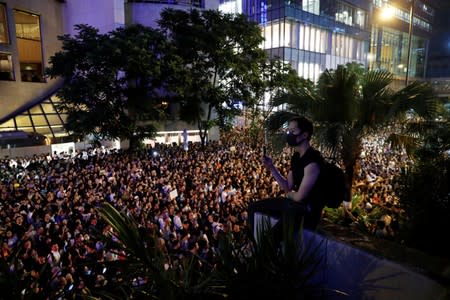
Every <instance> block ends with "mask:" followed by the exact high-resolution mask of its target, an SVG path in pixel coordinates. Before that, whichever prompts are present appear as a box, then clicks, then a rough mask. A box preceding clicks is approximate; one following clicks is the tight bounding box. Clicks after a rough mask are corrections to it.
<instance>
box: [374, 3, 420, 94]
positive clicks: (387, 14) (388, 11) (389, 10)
mask: <svg viewBox="0 0 450 300" xmlns="http://www.w3.org/2000/svg"><path fill="white" fill-rule="evenodd" d="M409 2H410V7H409V29H408V50H407V58H406V75H405V86H408V81H409V68H410V65H411V46H412V32H413V22H414V6H415V2H416V0H409ZM393 15H394V9H393V7H391V6H386V7H384V8H383V10H382V11H381V15H380V17H381V18H382V19H383V20H388V19H390V18H392V16H393Z"/></svg>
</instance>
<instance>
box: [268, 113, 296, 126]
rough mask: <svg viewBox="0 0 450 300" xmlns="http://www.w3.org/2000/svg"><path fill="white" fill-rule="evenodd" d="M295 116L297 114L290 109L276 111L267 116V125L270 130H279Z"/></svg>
mask: <svg viewBox="0 0 450 300" xmlns="http://www.w3.org/2000/svg"><path fill="white" fill-rule="evenodd" d="M294 116H297V114H295V113H293V112H289V111H277V112H274V113H273V114H271V115H270V116H269V117H268V118H267V120H266V124H265V127H266V128H267V130H269V131H277V130H278V129H280V128H281V127H283V125H284V124H285V123H286V122H287V121H289V119H291V118H292V117H294Z"/></svg>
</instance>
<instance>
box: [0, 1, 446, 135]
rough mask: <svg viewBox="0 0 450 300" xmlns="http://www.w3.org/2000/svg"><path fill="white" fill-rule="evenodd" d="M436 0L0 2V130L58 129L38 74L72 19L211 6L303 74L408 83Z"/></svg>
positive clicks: (50, 95)
mask: <svg viewBox="0 0 450 300" xmlns="http://www.w3.org/2000/svg"><path fill="white" fill-rule="evenodd" d="M436 1H437V2H439V0H414V1H412V0H177V1H175V0H134V1H131V0H95V1H88V0H40V1H35V0H0V101H1V103H2V110H1V111H0V131H10V130H24V131H33V132H38V133H40V134H43V135H45V136H47V137H49V138H58V137H61V136H65V135H67V132H65V130H64V128H63V123H64V121H65V116H64V115H61V114H58V113H57V112H56V110H55V108H54V104H55V102H57V101H58V99H56V97H54V94H55V92H56V90H57V89H58V88H59V85H60V81H58V80H50V79H48V78H44V76H43V71H44V69H45V68H46V67H47V66H48V60H49V58H50V56H52V55H53V54H54V53H55V52H57V51H58V50H59V49H60V48H59V47H60V42H59V41H58V40H57V36H58V35H62V34H65V33H67V34H73V33H74V27H73V26H74V25H75V24H80V23H84V24H89V25H92V26H94V27H96V28H98V29H99V31H100V32H102V33H105V32H108V31H110V30H113V29H114V28H117V27H118V26H124V25H125V24H131V23H141V24H143V25H146V26H155V25H156V21H157V19H158V18H159V13H160V12H161V10H162V9H164V8H165V7H171V8H175V9H215V8H219V9H220V10H222V11H224V12H232V13H244V14H246V15H247V16H248V18H249V19H250V20H253V21H255V22H257V23H258V24H260V25H261V32H262V35H263V36H264V38H265V40H264V42H263V44H262V45H261V46H262V47H263V48H264V49H265V50H266V51H267V52H268V54H269V56H270V57H279V58H281V59H282V60H284V61H286V62H289V63H290V64H291V65H292V66H293V68H294V69H295V70H296V71H297V72H298V74H299V75H300V76H302V77H304V78H308V79H311V80H313V81H316V80H317V79H318V78H319V76H320V74H321V73H322V72H323V71H324V70H325V69H335V68H336V67H337V66H338V65H342V64H346V63H350V62H357V63H359V64H361V65H363V66H364V67H366V68H371V69H382V70H387V71H390V72H392V73H393V74H394V75H395V78H396V85H397V86H398V87H402V86H404V83H405V77H406V74H408V77H409V80H410V81H413V80H424V79H425V78H426V76H427V73H426V70H427V63H428V62H427V60H428V53H429V48H430V42H429V39H430V37H431V36H432V32H433V24H432V22H433V20H434V18H435V15H436V9H435V8H434V7H436V5H435V3H434V2H436ZM411 4H414V9H413V15H414V17H413V26H412V27H410V26H409V23H410V22H409V20H410V19H411V18H410V17H411V14H410V12H411ZM385 8H391V11H393V15H392V16H391V18H390V19H382V18H381V14H382V12H384V11H385ZM408 49H410V50H409V51H408ZM408 53H409V55H408ZM408 57H409V59H408ZM178 129H179V128H178ZM178 129H177V128H176V126H175V125H173V124H167V130H178Z"/></svg>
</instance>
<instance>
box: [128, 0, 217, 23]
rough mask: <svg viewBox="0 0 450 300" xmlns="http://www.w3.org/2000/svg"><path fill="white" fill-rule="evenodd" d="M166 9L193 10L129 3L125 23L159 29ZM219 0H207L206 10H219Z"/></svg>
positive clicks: (183, 7)
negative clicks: (162, 12)
mask: <svg viewBox="0 0 450 300" xmlns="http://www.w3.org/2000/svg"><path fill="white" fill-rule="evenodd" d="M165 8H171V9H184V10H189V9H191V7H190V6H186V5H176V4H158V3H145V2H128V3H126V4H125V21H126V23H127V24H129V23H140V24H143V25H145V26H150V27H154V28H155V27H157V26H158V24H157V21H158V20H159V18H160V14H161V11H163V10H164V9H165ZM218 8H219V0H205V9H218Z"/></svg>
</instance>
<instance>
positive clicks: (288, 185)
mask: <svg viewBox="0 0 450 300" xmlns="http://www.w3.org/2000/svg"><path fill="white" fill-rule="evenodd" d="M263 163H264V165H265V166H266V167H267V168H268V169H269V171H270V173H272V176H273V177H274V178H275V180H276V181H277V182H278V185H279V186H280V188H281V189H282V190H284V192H285V193H288V192H289V191H291V190H292V188H293V186H294V177H293V175H292V171H289V174H288V176H287V178H286V177H284V176H283V175H281V173H280V171H278V169H277V168H276V167H275V166H274V164H273V161H272V159H271V158H270V157H268V156H264V157H263Z"/></svg>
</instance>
